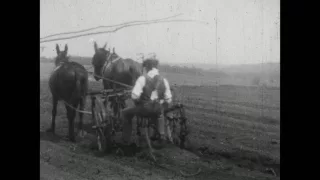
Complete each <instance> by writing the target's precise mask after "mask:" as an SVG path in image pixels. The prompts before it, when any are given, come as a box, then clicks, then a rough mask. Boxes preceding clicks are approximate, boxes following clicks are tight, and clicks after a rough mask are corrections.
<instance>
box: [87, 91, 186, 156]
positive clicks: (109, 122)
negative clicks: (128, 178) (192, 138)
mask: <svg viewBox="0 0 320 180" xmlns="http://www.w3.org/2000/svg"><path fill="white" fill-rule="evenodd" d="M88 95H89V96H90V100H91V115H92V116H91V117H92V121H93V122H94V125H93V127H92V128H93V129H94V130H95V132H96V138H97V144H98V149H99V151H100V152H108V151H109V150H110V149H111V148H112V147H115V146H116V143H115V141H114V136H115V134H116V133H118V132H122V122H121V115H120V113H121V109H123V108H124V107H125V101H126V100H127V99H128V97H129V96H130V90H118V91H115V90H101V91H92V92H89V93H88ZM111 99H113V101H111ZM109 102H110V103H111V105H110V107H111V108H109V106H108V103H109ZM163 113H164V118H165V122H166V131H167V137H168V140H169V141H170V142H172V143H173V144H175V145H177V146H179V147H180V148H184V147H185V146H184V145H185V142H186V139H187V135H188V128H187V118H186V115H185V111H184V106H183V104H179V103H178V104H174V105H172V106H171V107H169V108H167V109H165V110H164V111H163ZM136 118H137V121H136V122H137V123H136V125H137V127H136V128H137V135H138V136H141V131H140V129H141V128H142V129H144V135H145V137H146V141H147V143H148V146H149V148H150V155H151V156H152V158H153V159H154V160H156V159H155V156H154V155H153V153H152V152H153V148H152V146H151V141H156V140H158V139H159V137H160V136H159V132H158V130H157V128H156V127H157V126H156V125H155V123H154V122H155V120H151V119H150V118H148V117H136ZM150 128H151V129H152V130H153V131H152V132H154V133H153V136H152V137H150V135H149V129H150ZM150 140H151V141H150Z"/></svg>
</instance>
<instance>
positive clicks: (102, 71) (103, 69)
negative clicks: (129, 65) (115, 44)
mask: <svg viewBox="0 0 320 180" xmlns="http://www.w3.org/2000/svg"><path fill="white" fill-rule="evenodd" d="M111 55H112V53H109V55H108V57H107V59H106V61H105V62H104V64H103V67H102V69H101V76H103V74H104V71H105V70H106V68H107V67H108V66H109V65H110V64H111V63H114V62H116V61H118V60H119V59H121V57H120V56H118V57H117V58H115V59H114V60H112V61H109V60H110V58H111Z"/></svg>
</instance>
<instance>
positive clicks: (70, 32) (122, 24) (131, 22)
mask: <svg viewBox="0 0 320 180" xmlns="http://www.w3.org/2000/svg"><path fill="white" fill-rule="evenodd" d="M181 15H182V13H180V14H177V15H174V16H169V17H166V18H161V19H154V20H149V21H162V20H166V19H170V18H174V17H177V16H181ZM141 22H146V21H130V22H125V23H121V24H117V25H108V26H97V27H93V28H88V29H83V30H79V31H69V32H64V33H56V34H52V35H48V36H45V37H42V38H40V39H41V40H42V39H46V38H49V37H53V36H58V35H67V34H74V33H81V32H87V31H91V30H95V29H99V28H108V27H117V26H124V25H127V24H133V23H141Z"/></svg>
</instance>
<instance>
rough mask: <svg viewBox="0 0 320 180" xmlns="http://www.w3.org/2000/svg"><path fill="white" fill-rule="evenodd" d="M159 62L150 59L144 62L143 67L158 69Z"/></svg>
mask: <svg viewBox="0 0 320 180" xmlns="http://www.w3.org/2000/svg"><path fill="white" fill-rule="evenodd" d="M158 64H159V61H158V60H157V59H151V58H148V59H146V60H144V61H143V63H142V67H146V68H148V69H152V68H157V67H158Z"/></svg>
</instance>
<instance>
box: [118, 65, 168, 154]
mask: <svg viewBox="0 0 320 180" xmlns="http://www.w3.org/2000/svg"><path fill="white" fill-rule="evenodd" d="M158 64H159V61H158V60H156V59H146V60H145V61H143V63H142V67H143V71H144V72H145V73H144V75H142V76H140V77H139V78H138V79H137V81H136V83H135V86H134V87H133V89H132V94H131V98H132V99H133V101H134V104H135V106H133V107H128V108H126V109H124V110H123V111H122V120H123V132H122V141H123V144H124V145H129V144H130V141H131V134H132V119H133V117H134V116H138V117H142V118H148V119H152V120H157V122H156V124H157V127H158V131H159V133H160V140H161V141H162V142H163V141H164V140H165V139H166V135H165V123H166V122H165V119H164V114H163V112H164V109H165V108H168V106H169V104H171V102H172V94H171V90H170V86H169V83H168V81H167V80H166V79H165V78H163V77H162V76H161V75H160V74H159V70H158ZM147 123H148V122H147ZM145 130H146V131H145V133H146V138H147V143H148V146H149V148H150V152H151V156H152V157H153V159H154V160H155V157H154V156H153V149H152V147H151V144H150V139H149V135H148V128H145ZM168 134H169V139H170V140H171V141H172V138H171V134H170V132H168Z"/></svg>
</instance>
